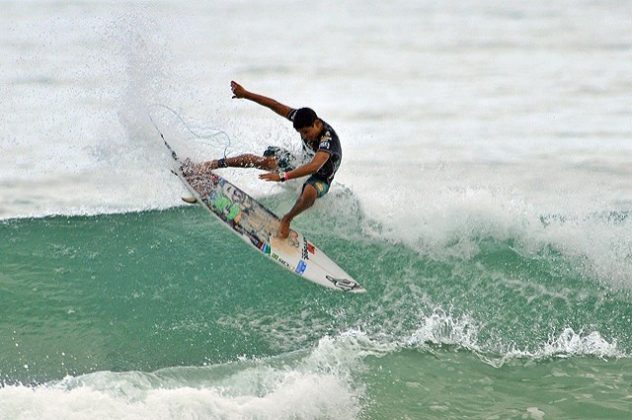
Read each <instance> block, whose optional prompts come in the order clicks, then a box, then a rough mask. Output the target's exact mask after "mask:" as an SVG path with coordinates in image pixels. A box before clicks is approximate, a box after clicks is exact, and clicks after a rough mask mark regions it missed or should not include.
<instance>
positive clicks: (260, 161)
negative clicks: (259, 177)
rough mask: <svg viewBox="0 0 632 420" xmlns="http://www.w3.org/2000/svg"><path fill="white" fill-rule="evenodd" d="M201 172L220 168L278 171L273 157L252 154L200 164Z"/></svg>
mask: <svg viewBox="0 0 632 420" xmlns="http://www.w3.org/2000/svg"><path fill="white" fill-rule="evenodd" d="M198 167H199V170H200V171H202V172H206V171H212V170H214V169H218V168H226V167H232V168H257V169H264V170H267V171H273V170H275V169H276V167H277V164H276V160H275V159H274V157H272V156H257V155H252V154H244V155H239V156H235V157H230V158H224V159H217V160H211V161H208V162H203V163H199V164H198Z"/></svg>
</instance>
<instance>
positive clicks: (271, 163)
mask: <svg viewBox="0 0 632 420" xmlns="http://www.w3.org/2000/svg"><path fill="white" fill-rule="evenodd" d="M230 87H231V90H232V91H233V98H238V99H248V100H250V101H253V102H255V103H257V104H259V105H262V106H265V107H267V108H269V109H271V110H272V111H274V112H275V113H277V114H279V115H280V116H282V117H284V118H287V119H289V120H290V121H292V125H293V126H294V129H295V130H296V131H297V132H298V133H299V134H300V136H301V140H302V146H303V147H302V152H303V156H301V157H300V158H299V159H296V158H295V157H294V156H293V155H292V153H291V152H290V151H288V150H286V149H282V148H280V147H276V146H269V147H268V148H267V149H266V150H265V151H264V152H263V155H262V156H258V155H254V154H243V155H239V156H235V157H230V158H228V157H227V158H222V159H217V160H211V161H208V162H201V163H198V164H195V165H192V167H191V170H195V171H208V170H214V169H218V168H227V167H238V168H258V169H263V170H265V171H268V172H266V173H264V174H261V175H259V178H260V179H263V180H265V181H271V182H285V181H288V180H290V179H294V178H302V177H305V176H308V175H309V178H307V181H305V183H304V184H303V189H302V190H301V194H300V196H299V197H298V199H297V200H296V202H295V203H294V206H293V207H292V208H291V209H290V211H289V212H288V213H287V214H285V215H284V216H283V217H282V218H281V224H280V225H279V232H278V234H277V235H278V237H279V238H282V239H285V238H287V237H288V235H289V233H290V223H292V220H293V219H294V218H295V217H296V216H298V215H299V214H300V213H302V212H303V211H305V210H307V209H308V208H310V207H311V206H312V205H313V204H314V202H315V201H316V199H317V198H320V197H322V196H324V195H325V194H327V192H328V191H329V187H330V185H331V181H332V180H333V179H334V175H335V174H336V171H337V170H338V168H339V167H340V162H341V160H342V149H341V147H340V140H339V139H338V135H337V134H336V132H335V131H334V129H333V128H331V126H330V125H329V124H327V123H326V122H325V121H323V120H322V119H320V118H319V117H318V116H317V115H316V112H314V110H312V109H311V108H298V109H296V108H291V107H289V106H287V105H283V104H282V103H280V102H277V101H276V100H274V99H272V98H268V97H266V96H263V95H259V94H257V93H253V92H250V91H248V90H246V89H244V88H243V86H241V85H240V84H239V83H237V82H235V81H231V82H230Z"/></svg>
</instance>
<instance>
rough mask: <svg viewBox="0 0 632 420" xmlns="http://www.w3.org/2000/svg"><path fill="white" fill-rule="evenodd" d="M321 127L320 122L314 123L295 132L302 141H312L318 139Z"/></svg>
mask: <svg viewBox="0 0 632 420" xmlns="http://www.w3.org/2000/svg"><path fill="white" fill-rule="evenodd" d="M322 128H323V126H322V123H321V122H320V120H316V121H314V123H313V124H312V125H308V126H307V127H303V128H298V129H297V130H296V131H298V133H299V134H300V135H301V138H302V139H303V140H309V141H314V140H316V139H317V138H318V135H319V134H320V131H321V130H322Z"/></svg>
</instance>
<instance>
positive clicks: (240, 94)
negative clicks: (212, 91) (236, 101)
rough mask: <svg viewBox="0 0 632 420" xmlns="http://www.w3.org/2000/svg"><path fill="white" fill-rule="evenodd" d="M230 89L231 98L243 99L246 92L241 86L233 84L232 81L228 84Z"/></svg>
mask: <svg viewBox="0 0 632 420" xmlns="http://www.w3.org/2000/svg"><path fill="white" fill-rule="evenodd" d="M230 89H231V90H232V91H233V98H245V97H246V94H247V93H248V91H247V90H246V89H244V87H243V86H242V85H240V84H239V83H237V82H235V81H234V80H233V81H231V82H230Z"/></svg>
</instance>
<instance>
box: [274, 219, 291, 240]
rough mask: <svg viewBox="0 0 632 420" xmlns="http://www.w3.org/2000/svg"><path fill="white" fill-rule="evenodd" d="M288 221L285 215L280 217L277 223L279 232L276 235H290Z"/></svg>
mask: <svg viewBox="0 0 632 420" xmlns="http://www.w3.org/2000/svg"><path fill="white" fill-rule="evenodd" d="M290 222H291V220H289V219H286V218H285V217H284V218H283V219H281V223H279V232H278V233H277V237H279V238H280V239H286V238H287V237H288V236H290Z"/></svg>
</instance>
